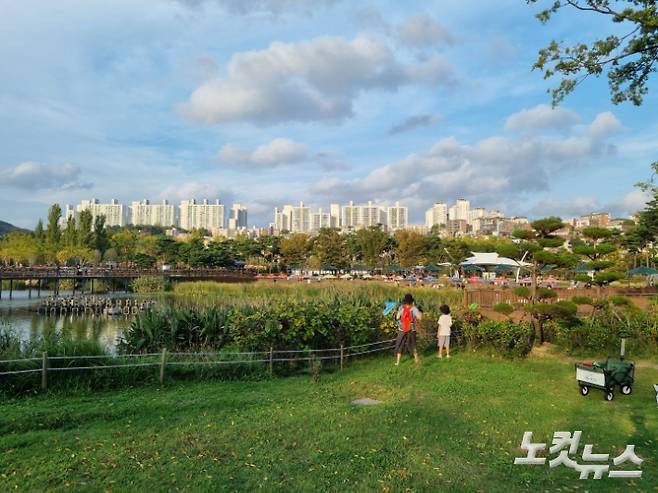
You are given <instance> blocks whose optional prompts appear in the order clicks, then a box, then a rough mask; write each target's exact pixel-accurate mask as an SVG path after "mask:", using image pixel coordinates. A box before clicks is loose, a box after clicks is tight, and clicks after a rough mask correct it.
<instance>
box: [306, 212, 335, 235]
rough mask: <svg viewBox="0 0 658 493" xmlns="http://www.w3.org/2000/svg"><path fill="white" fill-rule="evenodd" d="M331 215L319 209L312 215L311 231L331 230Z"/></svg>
mask: <svg viewBox="0 0 658 493" xmlns="http://www.w3.org/2000/svg"><path fill="white" fill-rule="evenodd" d="M331 222H332V221H331V213H329V212H322V209H318V210H317V211H316V212H313V213H311V231H313V232H317V231H319V230H320V229H322V228H331V227H333V226H332V225H331Z"/></svg>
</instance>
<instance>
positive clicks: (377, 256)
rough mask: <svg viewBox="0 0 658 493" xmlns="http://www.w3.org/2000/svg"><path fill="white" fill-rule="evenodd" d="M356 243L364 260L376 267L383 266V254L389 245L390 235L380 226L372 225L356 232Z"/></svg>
mask: <svg viewBox="0 0 658 493" xmlns="http://www.w3.org/2000/svg"><path fill="white" fill-rule="evenodd" d="M356 243H357V245H358V247H359V250H360V252H361V258H362V259H363V262H365V264H366V265H367V266H368V267H370V268H371V269H374V268H376V267H381V266H382V260H383V259H382V256H383V254H384V252H385V251H386V247H387V246H388V235H387V234H386V233H385V232H384V231H383V230H382V228H381V227H380V226H370V227H369V228H365V229H360V230H358V231H357V232H356Z"/></svg>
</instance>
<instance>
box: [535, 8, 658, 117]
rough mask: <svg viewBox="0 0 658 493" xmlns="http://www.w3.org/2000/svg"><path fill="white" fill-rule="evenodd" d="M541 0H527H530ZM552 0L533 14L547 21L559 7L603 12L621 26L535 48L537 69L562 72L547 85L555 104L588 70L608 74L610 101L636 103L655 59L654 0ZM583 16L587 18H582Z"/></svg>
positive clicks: (548, 73)
mask: <svg viewBox="0 0 658 493" xmlns="http://www.w3.org/2000/svg"><path fill="white" fill-rule="evenodd" d="M539 1H540V0H527V2H528V3H529V4H534V3H537V2H539ZM551 1H552V5H551V6H550V7H548V8H546V9H544V10H542V11H541V12H540V13H539V14H537V18H538V19H539V20H540V21H541V22H542V23H543V24H546V23H547V22H549V21H550V20H551V18H552V17H553V15H554V14H556V13H557V12H559V11H560V10H563V9H567V8H570V9H576V10H579V11H582V12H587V13H590V14H598V15H601V16H606V17H608V18H609V19H610V21H611V22H612V23H614V24H616V25H618V26H621V27H622V28H623V29H624V30H625V34H623V35H615V34H611V35H608V36H606V37H605V38H600V39H595V40H593V41H592V42H591V43H589V44H587V43H584V42H580V43H578V44H576V45H574V46H566V47H565V46H563V45H562V44H561V43H558V42H557V41H552V42H551V43H550V44H549V46H547V47H546V48H543V49H541V50H540V51H539V56H538V58H537V61H536V62H535V64H534V68H535V69H539V70H541V71H542V72H543V73H544V78H545V79H548V78H551V77H553V76H555V75H557V74H559V75H560V76H562V79H561V81H560V84H559V85H558V86H557V87H556V88H554V89H550V90H549V92H550V93H551V95H552V98H553V105H554V106H555V105H557V104H559V103H560V102H561V101H562V100H563V99H564V98H565V97H566V96H567V95H569V94H570V93H571V92H573V90H574V89H575V88H576V87H577V86H578V85H579V84H581V83H582V82H583V81H584V80H586V79H587V78H588V77H589V76H591V75H594V76H596V77H598V76H599V75H601V74H602V73H604V72H607V75H608V84H609V86H610V95H611V99H612V102H613V103H615V104H619V103H621V102H624V101H631V102H632V103H633V104H635V105H636V106H639V105H641V104H642V99H643V96H644V95H645V94H647V92H648V87H647V84H648V81H649V76H650V75H651V74H652V73H653V72H655V70H656V62H657V61H658V12H657V9H656V0H551ZM585 22H586V21H585Z"/></svg>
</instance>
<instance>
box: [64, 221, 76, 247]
mask: <svg viewBox="0 0 658 493" xmlns="http://www.w3.org/2000/svg"><path fill="white" fill-rule="evenodd" d="M77 238H78V237H77V232H76V230H75V217H73V216H70V217H69V218H68V219H67V220H66V228H64V246H67V247H74V246H76V244H77Z"/></svg>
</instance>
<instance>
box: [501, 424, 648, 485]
mask: <svg viewBox="0 0 658 493" xmlns="http://www.w3.org/2000/svg"><path fill="white" fill-rule="evenodd" d="M582 433H583V432H582V431H574V432H573V433H571V432H569V431H556V432H555V433H554V434H553V443H552V446H551V448H549V449H548V453H549V455H556V457H555V458H553V459H550V460H549V461H548V465H549V466H550V468H551V469H553V468H555V467H558V466H566V467H568V468H571V469H574V470H576V471H578V472H579V473H580V479H589V478H590V474H592V478H593V479H601V478H602V477H603V475H604V474H605V473H608V477H609V478H625V479H630V478H641V477H642V471H641V470H628V469H624V470H611V466H610V454H595V453H594V451H593V446H592V445H591V444H587V445H585V446H584V447H583V453H582V455H581V459H582V462H583V463H580V464H579V463H578V462H577V459H578V457H576V460H574V459H572V458H571V456H577V455H578V448H579V447H580V436H581V435H582ZM521 449H523V450H525V451H526V452H527V454H528V455H527V456H526V457H517V458H515V459H514V464H517V465H544V464H546V461H547V460H548V458H547V457H537V454H538V453H539V452H541V451H543V450H545V449H546V444H545V443H532V432H531V431H526V432H525V433H524V434H523V440H522V441H521ZM625 462H630V463H632V464H634V465H635V466H639V465H641V464H642V462H644V460H643V459H641V458H640V457H638V456H637V454H636V453H635V445H626V449H625V450H624V451H623V452H622V453H621V454H620V455H619V456H618V457H615V458H614V459H613V460H612V465H613V467H616V466H621V465H622V464H624V463H625Z"/></svg>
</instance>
